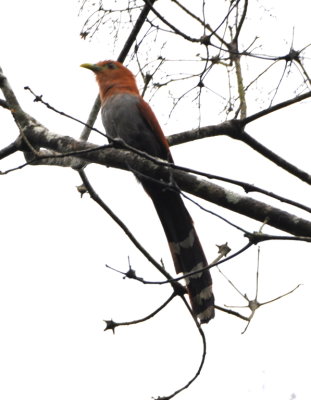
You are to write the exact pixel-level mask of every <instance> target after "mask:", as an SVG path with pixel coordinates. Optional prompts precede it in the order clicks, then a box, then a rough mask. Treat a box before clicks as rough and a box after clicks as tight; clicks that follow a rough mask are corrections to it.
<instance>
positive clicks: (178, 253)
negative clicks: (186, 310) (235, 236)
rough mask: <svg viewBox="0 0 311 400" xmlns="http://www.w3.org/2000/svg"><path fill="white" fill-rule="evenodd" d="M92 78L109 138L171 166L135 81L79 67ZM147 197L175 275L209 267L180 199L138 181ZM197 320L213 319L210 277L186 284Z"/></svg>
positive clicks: (125, 73) (119, 72) (100, 66)
mask: <svg viewBox="0 0 311 400" xmlns="http://www.w3.org/2000/svg"><path fill="white" fill-rule="evenodd" d="M81 67H83V68H87V69H90V70H91V71H93V72H94V73H95V75H96V80H97V82H98V85H99V93H100V98H101V103H102V108H101V116H102V121H103V124H104V127H105V130H106V133H107V136H108V138H109V137H110V138H119V139H122V140H123V141H124V142H125V143H127V144H128V145H130V146H132V147H134V148H136V149H138V150H141V151H143V152H145V153H147V154H149V155H151V156H154V157H159V158H162V159H164V160H166V161H169V162H171V163H172V162H173V159H172V156H171V153H170V150H169V145H168V142H167V140H166V138H165V136H164V134H163V131H162V129H161V127H160V125H159V122H158V120H157V118H156V116H155V115H154V113H153V111H152V109H151V108H150V106H149V105H148V104H147V103H146V102H145V101H144V100H143V98H142V97H141V96H140V94H139V91H138V88H137V85H136V81H135V77H134V75H133V74H132V73H131V71H129V70H128V69H127V68H126V67H124V66H123V65H122V64H121V63H119V62H117V61H111V60H108V61H102V62H99V63H97V64H82V65H81ZM136 177H137V179H138V181H140V182H141V184H142V186H143V188H144V189H145V191H146V192H147V194H148V195H149V196H150V198H151V200H152V202H153V204H154V207H155V209H156V211H157V214H158V216H159V218H160V221H161V224H162V226H163V229H164V232H165V235H166V238H167V241H168V244H169V248H170V251H171V254H172V258H173V262H174V265H175V269H176V273H183V274H186V273H189V272H193V271H196V270H200V269H202V268H204V267H206V266H207V265H208V264H207V261H206V258H205V255H204V252H203V249H202V246H201V243H200V241H199V238H198V235H197V233H196V231H195V229H194V226H193V222H192V219H191V217H190V214H189V213H188V211H187V209H186V207H185V205H184V203H183V200H182V198H181V196H180V194H179V193H177V192H176V191H173V190H169V189H168V188H167V187H164V186H163V185H161V184H160V183H159V184H157V182H155V181H154V180H151V179H148V178H147V177H142V176H140V175H138V176H136ZM186 286H187V290H188V294H189V298H190V302H191V306H192V310H193V312H194V314H195V316H196V317H197V318H198V319H199V320H200V322H201V323H207V322H208V321H209V320H210V319H212V318H213V317H214V296H213V292H212V279H211V275H210V271H209V270H208V269H207V270H205V271H201V272H198V273H197V274H194V275H192V276H190V277H188V278H186Z"/></svg>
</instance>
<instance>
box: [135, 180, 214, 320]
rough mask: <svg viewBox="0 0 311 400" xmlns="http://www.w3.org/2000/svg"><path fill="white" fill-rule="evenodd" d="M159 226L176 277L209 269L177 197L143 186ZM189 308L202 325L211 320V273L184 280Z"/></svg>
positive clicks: (186, 212) (153, 186) (178, 196)
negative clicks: (164, 237) (166, 242)
mask: <svg viewBox="0 0 311 400" xmlns="http://www.w3.org/2000/svg"><path fill="white" fill-rule="evenodd" d="M143 186H144V188H145V190H146V192H147V193H148V194H149V195H150V197H151V200H152V201H153V204H154V207H155V209H156V211H157V213H158V216H159V218H160V221H161V223H162V226H163V229H164V232H165V234H166V237H167V241H168V244H169V248H170V251H171V254H172V258H173V262H174V265H175V270H176V273H183V274H187V273H190V272H195V271H197V270H201V269H202V268H204V267H207V266H208V263H207V261H206V258H205V254H204V251H203V249H202V246H201V243H200V241H199V238H198V235H197V233H196V231H195V229H194V226H193V222H192V219H191V217H190V214H189V212H188V211H187V209H186V207H185V205H184V203H183V201H182V199H181V197H180V195H179V194H178V193H176V192H173V191H170V190H163V189H162V188H159V187H157V185H154V184H148V183H143ZM185 281H186V286H187V290H188V294H189V298H190V303H191V307H192V309H193V312H194V314H195V315H196V316H197V318H199V319H200V322H201V323H207V322H208V321H209V320H211V319H212V318H213V317H214V295H213V291H212V278H211V274H210V271H209V270H208V269H207V270H204V271H201V272H198V273H196V274H194V275H191V276H189V277H187V278H185Z"/></svg>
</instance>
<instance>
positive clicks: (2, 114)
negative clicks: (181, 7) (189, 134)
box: [0, 0, 311, 400]
mask: <svg viewBox="0 0 311 400" xmlns="http://www.w3.org/2000/svg"><path fill="white" fill-rule="evenodd" d="M274 4H275V11H274V15H277V18H274V20H273V21H274V26H273V23H272V24H271V26H270V27H269V28H270V29H271V30H270V35H271V37H273V35H274V34H275V35H276V36H277V35H282V34H283V33H282V32H284V37H286V39H287V40H288V41H289V42H290V38H291V28H292V25H296V29H295V39H296V43H297V48H299V46H302V45H305V44H307V38H306V26H309V25H306V21H307V18H309V13H307V12H306V9H307V7H308V2H307V1H306V0H297V1H296V2H295V6H293V5H292V3H288V4H284V2H281V1H275V2H274ZM280 6H282V7H280ZM78 8H79V7H78V4H77V2H76V1H73V0H71V1H66V2H64V1H60V0H56V1H53V2H52V1H50V2H42V1H36V0H29V1H27V2H18V4H16V3H14V2H6V4H5V6H2V11H1V14H0V37H1V63H0V65H1V67H2V68H3V70H4V72H5V73H6V74H7V76H8V78H9V80H10V83H11V85H12V86H13V88H14V90H15V93H16V95H17V97H18V99H19V101H20V103H21V105H22V107H24V109H25V110H26V111H28V112H29V113H30V114H31V115H33V116H34V117H35V118H37V119H38V120H39V121H40V122H41V123H43V124H44V125H46V126H47V127H49V128H50V129H51V130H52V131H55V132H57V133H59V134H65V135H70V136H74V137H76V138H78V137H79V133H80V131H81V127H80V126H79V125H77V124H74V123H72V122H70V121H68V120H66V119H64V118H61V117H60V116H58V115H55V114H54V113H52V112H50V111H48V110H47V109H46V108H44V106H43V105H41V104H38V103H33V101H32V97H31V95H30V94H29V93H27V92H25V91H24V90H23V87H24V86H26V85H29V86H30V87H31V88H32V89H33V90H34V91H35V92H37V93H38V94H43V95H44V98H45V99H46V101H48V102H49V103H50V104H52V105H54V106H55V107H56V108H59V109H61V110H64V111H66V112H67V113H69V114H72V115H74V116H77V117H78V118H80V119H86V118H87V116H88V113H89V111H90V109H91V105H92V103H93V100H94V98H95V95H96V93H97V87H96V84H95V81H94V79H93V77H92V75H91V74H90V73H88V72H87V71H85V70H82V69H81V68H79V65H80V64H81V63H82V62H95V61H98V60H101V59H105V58H115V57H116V56H117V55H118V53H117V52H115V53H113V46H112V45H111V43H110V41H109V38H102V37H101V35H100V34H99V35H98V36H97V37H96V38H95V39H94V41H92V42H88V41H82V40H81V39H80V38H79V32H80V28H81V25H82V22H83V18H81V19H78V18H77V14H78ZM252 29H253V31H254V32H256V26H253V27H252ZM258 29H260V28H258ZM273 29H275V31H273ZM261 32H262V31H261ZM262 34H264V33H262ZM268 34H269V33H268ZM153 101H154V103H152V106H153V108H154V109H155V111H156V113H157V114H158V115H159V118H163V126H164V128H165V129H166V130H167V131H168V132H178V131H179V130H181V129H182V126H183V124H184V122H183V119H182V118H181V116H180V115H178V114H177V116H176V119H177V121H176V122H175V121H174V120H170V121H168V120H167V118H165V110H163V109H162V108H161V107H162V102H160V101H158V102H157V98H156V97H155V98H154V100H153ZM252 109H256V105H252ZM309 109H310V102H305V103H304V104H301V105H299V106H294V107H292V108H290V109H286V110H284V111H280V112H278V113H276V114H274V115H271V116H270V117H266V118H264V119H262V120H261V121H259V122H258V123H256V124H252V125H251V126H250V127H249V129H248V132H249V133H250V134H252V135H253V136H254V137H256V138H257V139H259V140H262V141H264V143H265V144H266V145H267V146H270V147H271V148H272V149H274V150H276V151H280V152H281V154H282V155H283V156H284V157H285V158H287V159H289V160H290V161H291V162H293V163H297V164H298V166H300V167H301V168H304V169H306V170H308V169H310V161H309V160H310V158H309V152H310V150H309V149H310V139H309V138H307V139H306V136H307V135H306V134H307V132H306V127H308V128H307V129H310V128H309V125H310V124H309V121H308V120H307V119H308V117H309ZM175 115H176V114H175ZM211 118H212V121H210V123H215V122H221V118H220V117H219V116H217V115H216V116H215V115H212V116H211ZM217 118H218V119H217ZM0 119H1V128H2V129H1V135H0V146H1V148H2V147H4V146H5V145H7V144H9V143H10V142H11V141H13V140H14V139H15V138H16V135H17V129H16V127H15V126H14V124H13V123H12V119H11V116H10V115H9V113H8V112H7V111H5V110H2V109H0ZM207 119H208V117H207ZM188 123H189V121H188ZM98 126H100V123H99V124H98ZM192 127H195V122H193V126H192ZM92 140H93V141H98V142H100V141H101V138H98V137H95V136H94V137H92ZM185 150H187V152H186V151H185ZM172 151H173V155H174V157H175V161H176V162H177V163H179V164H184V165H189V166H191V167H193V168H198V169H202V170H208V171H209V172H212V173H215V174H218V175H225V176H230V177H233V178H234V177H235V178H237V179H241V180H245V181H248V182H250V183H255V184H257V185H258V186H262V187H264V188H266V189H270V190H273V191H274V192H278V193H280V194H283V195H285V196H288V197H291V198H293V199H294V200H297V201H300V202H304V203H306V204H308V203H309V202H308V200H309V199H310V193H308V192H307V185H306V184H303V183H300V182H298V181H297V180H296V179H294V178H292V177H289V176H288V174H286V173H285V172H283V171H281V170H280V169H278V168H276V167H274V166H271V163H269V162H268V161H266V160H263V159H262V158H261V157H260V156H257V155H254V154H253V153H251V152H250V151H249V150H248V149H246V148H245V146H241V145H239V144H238V143H235V142H233V141H231V142H230V141H229V140H228V139H226V138H214V139H211V140H208V141H204V142H203V141H201V142H200V143H193V144H190V145H185V146H179V148H174V149H173V150H172ZM194 153H195V157H194V156H193V154H194ZM224 161H225V162H224ZM22 162H23V157H22V156H21V155H14V156H12V157H10V158H9V159H6V160H3V161H1V164H0V170H2V171H3V170H5V169H7V168H10V167H13V166H16V165H18V164H19V163H22ZM250 165H252V166H254V165H255V167H254V168H250V167H249V166H250ZM228 167H229V168H228ZM87 173H88V176H89V177H90V179H91V181H92V182H94V184H95V187H96V190H97V191H98V192H99V193H100V194H101V196H102V197H103V199H104V200H105V201H106V202H107V203H108V204H109V205H110V206H111V207H112V208H113V209H114V211H115V212H117V213H118V214H119V215H120V216H121V217H122V218H124V221H125V222H126V224H127V225H128V226H129V227H130V228H131V229H132V230H133V232H134V233H135V235H136V236H137V237H138V238H139V239H140V240H141V241H142V242H143V245H144V246H145V247H146V248H147V249H150V251H151V252H152V254H153V255H154V256H155V257H156V258H157V259H160V258H161V257H163V259H164V261H165V262H166V264H167V265H168V268H169V269H170V271H171V272H172V265H171V260H170V255H169V253H168V250H167V245H166V242H165V238H164V235H163V233H162V229H161V226H160V224H159V222H158V220H157V218H156V215H155V213H154V212H153V210H152V207H151V204H150V202H149V200H148V199H147V198H146V196H145V195H144V193H143V191H142V190H141V188H140V187H139V186H138V185H137V184H136V182H135V180H134V178H132V177H131V176H130V174H128V173H125V172H121V171H114V170H112V169H107V168H102V167H96V166H89V167H88V168H87ZM0 179H1V189H2V192H1V207H0V221H1V229H0V246H1V259H0V328H1V329H0V399H3V400H17V399H18V400H19V399H31V400H39V399H40V400H42V399H44V400H52V399H53V400H55V399H57V400H71V399H75V400H85V399H92V400H99V399H103V398H104V399H105V398H107V399H108V398H109V400H117V399H121V398H127V399H135V400H143V399H144V400H146V399H150V398H151V397H152V396H154V397H157V396H164V395H168V394H170V393H171V392H172V391H174V390H176V389H177V388H178V387H179V386H181V385H182V384H183V383H185V382H187V381H188V380H189V379H190V378H191V377H192V375H193V374H194V373H195V371H196V368H197V366H198V364H199V361H200V357H201V353H200V352H201V342H200V338H199V337H198V334H197V332H196V330H195V328H194V326H193V323H192V322H191V321H190V319H189V318H188V316H187V314H186V313H185V312H184V309H183V307H182V305H181V304H180V302H179V301H178V300H175V301H174V302H173V303H172V304H171V305H170V306H169V307H168V308H167V309H166V310H165V311H164V312H162V313H161V314H160V315H159V316H158V317H156V318H154V319H152V320H151V321H149V322H147V323H145V324H141V325H138V326H133V327H128V328H126V327H120V328H119V329H118V330H117V331H116V334H115V335H113V334H112V333H111V332H105V333H104V332H103V329H104V328H105V324H104V323H103V319H110V318H113V319H115V320H116V321H126V320H131V319H136V318H140V317H143V316H145V315H146V314H148V313H149V312H151V311H152V310H153V309H154V308H156V307H157V306H159V305H160V304H161V303H162V302H163V301H164V300H165V299H166V297H168V295H169V293H170V291H169V289H168V288H166V287H160V288H159V287H143V286H142V285H140V284H138V283H137V282H129V281H124V280H123V279H122V278H121V276H120V275H118V274H116V273H114V272H112V271H110V270H107V269H106V268H105V264H109V265H111V266H112V267H115V268H118V269H123V270H126V269H127V257H128V256H130V258H131V263H132V265H133V267H134V269H136V270H137V272H138V274H139V275H142V276H144V277H145V278H148V279H152V278H154V279H157V278H158V275H157V274H156V273H154V272H153V270H152V268H150V267H149V266H148V265H147V263H146V261H145V260H144V259H143V258H142V257H141V256H140V255H139V254H137V252H136V251H135V249H134V248H133V246H132V245H131V243H130V242H129V241H128V239H127V238H125V237H124V236H123V234H122V233H121V232H120V229H119V228H118V227H117V226H115V225H114V224H113V223H111V222H110V220H109V218H108V217H107V216H106V215H105V214H104V213H103V212H101V210H99V208H98V206H96V205H95V204H94V203H93V202H92V201H91V200H90V199H89V197H88V196H87V195H86V196H84V198H83V199H82V200H81V199H80V197H79V195H78V193H77V192H76V189H75V186H76V185H79V184H80V181H79V177H78V175H77V174H76V173H75V172H74V171H72V170H70V169H66V170H64V169H61V168H52V167H28V168H26V169H23V170H21V171H18V172H14V173H11V174H8V175H5V176H1V177H0ZM261 199H262V198H261ZM263 201H267V202H269V203H273V204H276V205H277V206H279V207H280V208H282V205H280V204H278V203H277V202H272V201H270V200H269V199H263ZM202 203H203V202H202ZM309 204H310V203H309ZM205 206H206V207H207V208H209V209H211V210H213V211H215V212H218V213H222V215H224V216H227V217H228V218H230V219H231V220H232V221H233V222H237V223H238V224H241V225H243V226H244V227H247V228H248V229H249V230H256V229H259V227H260V225H259V224H256V223H255V222H250V221H249V220H248V219H247V218H242V217H238V216H235V215H232V214H231V213H229V212H227V211H225V210H222V209H220V208H217V207H216V206H213V205H210V204H205ZM283 208H285V207H283ZM189 209H190V211H191V214H192V215H193V218H194V220H195V222H196V227H197V229H198V232H199V236H200V237H201V240H202V243H203V245H204V248H205V249H206V253H207V255H208V259H209V260H212V259H213V258H215V257H216V252H217V248H216V246H215V244H221V243H224V242H226V241H228V242H229V245H230V247H231V248H232V249H233V250H238V249H239V248H240V247H241V245H242V244H243V243H245V241H244V240H243V238H241V236H240V235H237V234H236V232H235V231H234V230H233V229H232V228H229V227H228V226H227V225H225V224H224V223H221V222H219V221H218V220H217V219H216V218H214V217H211V216H209V215H202V212H200V211H199V210H198V209H196V208H195V207H194V206H193V205H191V204H189ZM288 210H289V211H291V212H295V213H296V214H298V215H301V216H303V217H305V218H307V216H306V215H305V214H304V213H302V212H299V211H297V210H294V209H291V208H288ZM270 232H272V230H270ZM275 232H276V231H275ZM256 262H257V248H253V249H251V250H250V251H248V252H247V253H244V254H243V255H242V256H241V257H239V258H237V259H235V260H233V261H232V262H231V263H228V264H227V265H226V266H225V267H224V268H223V271H224V272H225V273H226V274H227V275H228V276H229V277H230V279H232V280H233V281H234V282H235V284H236V285H238V287H239V289H240V290H241V291H242V292H243V293H245V292H247V294H248V295H249V297H252V296H253V293H254V282H255V271H256ZM260 265H261V269H260V289H259V290H260V295H259V301H266V300H269V299H271V298H274V297H276V296H278V295H280V294H282V293H285V292H287V291H289V290H291V289H293V288H294V287H295V286H296V285H297V284H299V283H303V284H304V285H303V286H302V287H300V288H299V289H298V290H297V291H296V292H295V293H293V294H292V295H290V296H288V297H285V298H284V299H282V300H280V301H279V302H276V303H273V304H271V305H270V306H266V307H263V308H262V309H260V310H259V311H258V312H257V314H256V316H255V318H254V319H253V321H252V323H251V324H250V327H249V329H248V331H247V333H246V334H244V335H241V332H242V331H243V329H244V327H245V324H244V322H243V321H241V320H238V319H236V318H233V317H230V316H227V315H224V314H222V313H219V312H218V313H217V315H216V318H215V320H214V321H213V322H212V323H210V324H209V325H208V326H206V327H204V330H205V332H206V339H207V344H208V349H207V361H206V365H205V367H204V369H203V371H202V374H201V376H200V377H199V379H198V380H197V381H196V382H195V383H194V384H193V385H192V386H191V387H190V389H188V390H187V391H185V392H184V393H182V394H181V395H179V397H177V398H178V399H180V400H188V399H193V398H196V399H198V400H201V399H202V400H203V399H213V400H220V399H221V400H223V399H228V398H230V399H239V400H244V399H245V400H246V399H248V400H249V399H250V400H257V399H260V400H262V399H265V400H266V399H267V400H270V399H271V400H272V399H273V400H275V399H282V400H283V399H284V400H289V399H291V398H294V397H293V394H295V396H296V397H295V398H296V399H299V400H305V399H310V398H311V389H310V385H309V375H310V359H311V351H310V334H311V329H310V322H309V314H310V311H309V308H310V300H311V298H310V297H311V295H310V293H311V288H310V283H311V282H310V256H309V246H308V245H307V244H305V243H290V242H289V243H281V242H276V243H272V242H271V243H264V244H262V246H261V258H260ZM213 274H214V275H213V276H214V282H215V283H214V286H215V295H216V299H217V304H219V305H223V304H229V305H232V304H235V305H242V304H244V303H243V302H242V299H241V298H240V297H239V296H237V294H236V293H234V291H233V290H232V288H231V287H230V286H229V285H228V283H227V282H225V281H224V279H223V278H221V276H220V275H219V274H218V273H217V271H216V270H215V271H214V272H213Z"/></svg>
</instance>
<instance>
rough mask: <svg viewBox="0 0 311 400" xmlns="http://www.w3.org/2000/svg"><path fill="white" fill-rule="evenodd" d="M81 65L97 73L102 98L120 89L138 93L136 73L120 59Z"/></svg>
mask: <svg viewBox="0 0 311 400" xmlns="http://www.w3.org/2000/svg"><path fill="white" fill-rule="evenodd" d="M80 66H81V67H82V68H87V69H90V70H91V71H93V72H94V73H95V75H96V80H97V82H98V85H99V89H100V95H101V98H102V100H104V99H105V98H106V97H107V96H108V95H111V94H116V92H120V91H123V92H130V93H135V94H138V89H137V86H136V81H135V77H134V75H133V74H132V72H131V71H130V70H129V69H127V68H126V67H125V66H124V65H123V64H121V63H120V62H118V61H112V60H106V61H100V62H98V63H96V64H81V65H80ZM108 91H109V94H108Z"/></svg>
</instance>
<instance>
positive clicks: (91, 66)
mask: <svg viewBox="0 0 311 400" xmlns="http://www.w3.org/2000/svg"><path fill="white" fill-rule="evenodd" d="M80 67H82V68H86V69H90V70H91V71H93V72H95V73H96V72H99V71H101V67H100V66H99V65H97V64H81V65H80Z"/></svg>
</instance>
